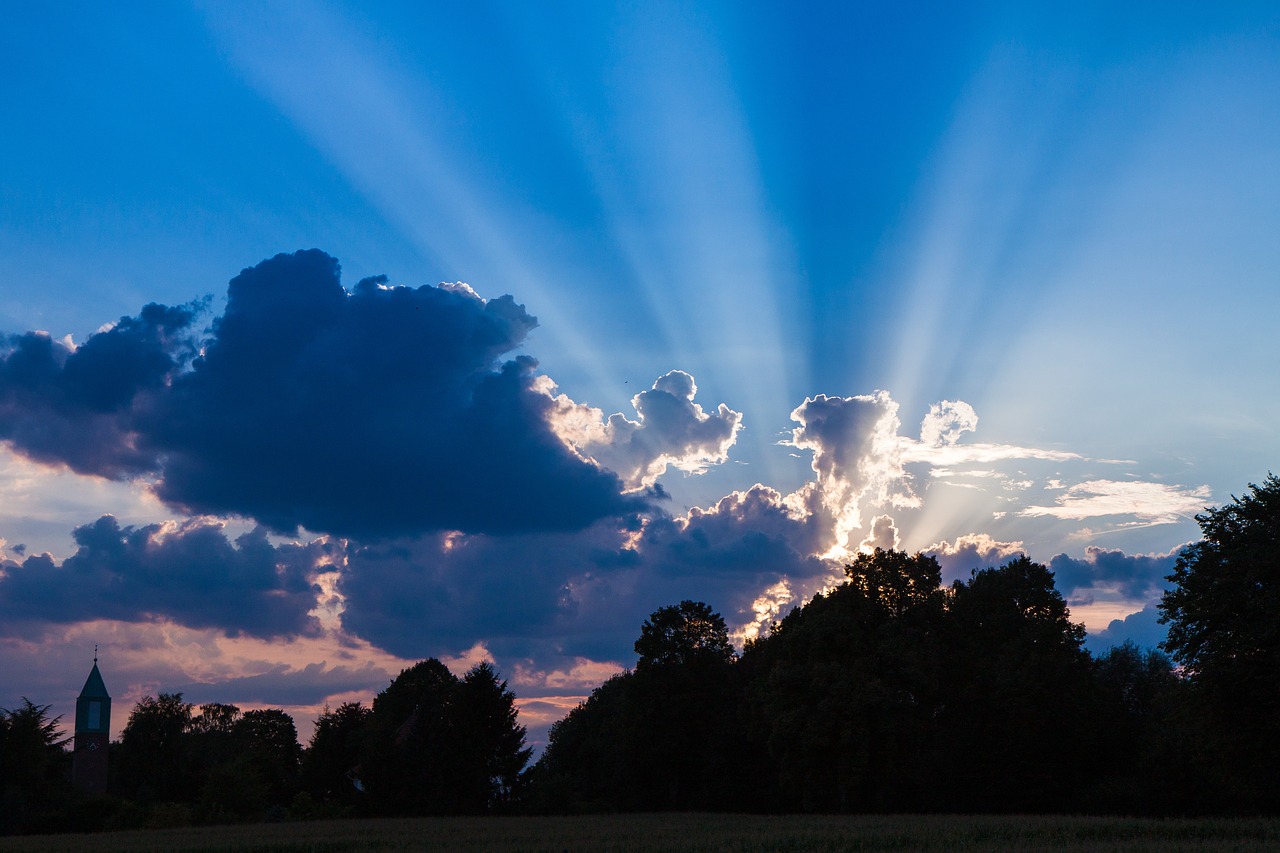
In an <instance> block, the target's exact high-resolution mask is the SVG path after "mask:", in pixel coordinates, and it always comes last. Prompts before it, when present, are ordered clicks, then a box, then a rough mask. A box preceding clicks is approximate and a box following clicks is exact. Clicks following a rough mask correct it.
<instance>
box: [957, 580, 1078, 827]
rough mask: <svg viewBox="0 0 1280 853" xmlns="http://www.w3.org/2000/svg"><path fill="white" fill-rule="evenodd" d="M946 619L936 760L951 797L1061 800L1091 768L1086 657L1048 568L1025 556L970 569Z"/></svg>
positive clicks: (1028, 805)
mask: <svg viewBox="0 0 1280 853" xmlns="http://www.w3.org/2000/svg"><path fill="white" fill-rule="evenodd" d="M946 624H947V631H946V635H945V643H944V649H945V650H946V656H945V659H944V661H945V662H944V666H943V669H942V672H943V674H944V676H945V684H944V691H945V695H946V706H945V708H944V709H943V712H942V713H941V714H940V715H939V719H938V722H939V726H940V731H941V732H943V733H944V736H943V737H940V738H939V741H938V756H939V757H938V760H937V762H936V766H937V767H938V768H939V770H940V771H941V772H942V773H943V775H944V778H946V779H947V780H948V784H947V786H946V790H947V791H948V792H950V793H951V794H952V795H953V796H954V800H953V802H952V805H953V806H954V807H956V808H961V809H966V810H970V809H980V810H1018V809H1023V810H1026V809H1031V810H1045V809H1049V810H1052V809H1061V808H1064V807H1068V806H1069V805H1070V804H1071V803H1072V802H1074V799H1073V798H1077V797H1078V796H1079V793H1080V791H1081V789H1082V786H1083V781H1084V779H1085V777H1086V776H1087V775H1088V774H1089V772H1090V768H1089V767H1088V766H1087V763H1088V761H1090V760H1091V759H1090V753H1089V751H1088V750H1087V748H1086V747H1085V746H1084V743H1085V742H1086V741H1087V732H1088V729H1089V720H1090V701H1091V698H1090V697H1091V692H1090V666H1089V656H1088V653H1087V652H1085V651H1084V649H1083V647H1082V643H1083V641H1084V633H1085V632H1084V626H1083V625H1079V624H1076V623H1073V622H1071V620H1070V617H1069V614H1068V611H1067V606H1066V602H1065V601H1063V598H1062V595H1061V594H1060V593H1059V592H1058V591H1057V590H1056V589H1055V588H1054V584H1053V573H1052V572H1050V571H1049V570H1048V568H1046V567H1045V566H1043V565H1041V564H1040V563H1036V562H1033V561H1031V560H1030V559H1028V558H1027V557H1025V556H1022V557H1017V558H1015V559H1013V560H1010V561H1009V562H1008V563H1006V564H1005V565H1004V566H1002V567H1000V568H998V569H984V570H982V571H978V572H975V573H974V574H973V576H972V577H971V579H970V580H969V582H968V583H961V582H959V581H957V582H956V583H955V584H954V585H953V586H952V587H951V590H950V593H949V598H948V603H947V618H946Z"/></svg>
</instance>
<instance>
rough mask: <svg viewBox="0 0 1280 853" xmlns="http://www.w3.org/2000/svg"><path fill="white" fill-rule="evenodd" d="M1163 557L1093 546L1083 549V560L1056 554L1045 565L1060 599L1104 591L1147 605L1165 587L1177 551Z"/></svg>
mask: <svg viewBox="0 0 1280 853" xmlns="http://www.w3.org/2000/svg"><path fill="white" fill-rule="evenodd" d="M1180 550H1181V548H1175V549H1173V550H1172V551H1170V552H1169V553H1167V554H1126V553H1124V552H1123V551H1116V550H1108V549H1106V548H1100V547H1098V546H1096V545H1090V546H1089V547H1088V548H1086V549H1085V552H1084V559H1076V558H1074V557H1068V556H1067V555H1066V554H1059V555H1057V556H1056V557H1054V558H1053V559H1052V560H1050V561H1049V568H1050V569H1052V570H1053V580H1054V584H1055V585H1056V586H1057V587H1058V590H1059V591H1060V592H1061V593H1062V594H1063V595H1068V596H1069V595H1070V594H1071V593H1072V592H1073V591H1075V590H1086V589H1105V590H1107V591H1108V592H1114V593H1116V594H1118V595H1120V596H1121V597H1123V598H1126V599H1130V600H1142V601H1148V600H1151V599H1152V598H1155V597H1157V596H1159V594H1160V593H1161V592H1162V591H1163V590H1164V589H1166V588H1167V587H1168V582H1167V581H1166V580H1165V578H1166V577H1167V576H1168V575H1169V574H1170V573H1171V572H1172V571H1173V564H1174V563H1175V562H1176V561H1177V558H1178V551H1180Z"/></svg>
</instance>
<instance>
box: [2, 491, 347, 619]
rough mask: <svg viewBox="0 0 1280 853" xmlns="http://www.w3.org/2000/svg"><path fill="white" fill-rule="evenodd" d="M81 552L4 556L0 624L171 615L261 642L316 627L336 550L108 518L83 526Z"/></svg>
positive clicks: (209, 528) (208, 526)
mask: <svg viewBox="0 0 1280 853" xmlns="http://www.w3.org/2000/svg"><path fill="white" fill-rule="evenodd" d="M73 537H74V539H75V542H76V545H77V546H78V547H77V550H76V552H75V553H74V554H73V555H71V556H70V557H68V558H67V559H65V560H64V561H62V563H61V564H58V563H57V562H56V561H55V560H54V559H53V558H52V557H50V556H49V555H48V554H40V555H33V556H29V557H27V558H26V559H24V560H23V561H22V562H21V563H18V562H13V561H9V560H0V572H2V573H0V617H2V618H0V625H3V626H5V627H6V628H7V629H8V630H9V631H16V632H19V633H21V632H22V631H23V630H25V627H24V626H26V625H29V624H30V623H32V622H52V623H73V622H78V621H82V620H88V619H114V620H120V621H125V622H143V621H155V620H166V619H167V620H172V621H174V622H177V623H179V624H182V625H186V626H189V627H192V628H216V629H218V630H220V631H222V632H224V633H226V634H228V635H231V636H235V635H240V634H245V635H250V636H254V637H261V638H271V637H291V636H296V635H299V634H307V633H314V632H315V631H316V630H317V628H318V625H317V623H316V620H315V619H314V618H313V617H312V616H311V615H310V611H311V610H312V609H313V608H314V606H315V603H316V592H317V590H316V587H315V586H314V584H313V578H314V576H315V574H316V573H317V572H319V571H325V570H327V568H326V567H327V564H328V562H329V561H330V560H331V559H332V558H333V553H332V546H331V545H330V544H328V543H326V542H323V541H316V542H313V543H310V544H308V545H294V544H286V545H280V546H275V545H272V544H271V543H270V542H269V541H268V539H267V537H266V533H265V532H264V531H263V530H262V529H255V530H253V531H251V532H249V533H246V534H244V535H242V536H240V537H239V538H237V539H236V541H235V544H234V545H233V544H232V543H231V542H230V541H228V540H227V538H226V536H225V534H224V532H223V529H222V527H221V525H219V524H215V523H212V522H208V521H202V520H199V519H195V520H190V521H187V522H184V523H182V524H175V523H170V524H166V525H160V524H152V525H147V526H145V527H121V526H120V525H119V523H118V522H117V521H116V520H115V519H114V518H112V517H111V516H103V517H102V518H99V519H98V520H97V521H95V522H93V523H92V524H86V525H83V526H81V527H77V528H76V529H75V531H74V533H73Z"/></svg>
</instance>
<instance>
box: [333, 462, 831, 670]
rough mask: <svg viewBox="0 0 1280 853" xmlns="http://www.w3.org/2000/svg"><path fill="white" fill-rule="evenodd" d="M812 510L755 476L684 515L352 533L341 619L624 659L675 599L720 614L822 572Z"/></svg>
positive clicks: (504, 649)
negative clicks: (389, 536)
mask: <svg viewBox="0 0 1280 853" xmlns="http://www.w3.org/2000/svg"><path fill="white" fill-rule="evenodd" d="M821 528H822V522H821V520H820V519H815V518H813V517H812V516H803V517H800V516H798V515H797V514H795V513H794V512H792V511H789V510H788V508H787V507H785V506H784V505H783V504H782V502H781V498H780V496H779V495H778V494H777V493H776V492H774V491H773V490H772V489H768V488H766V487H763V486H756V487H755V488H753V489H751V490H749V491H747V492H741V493H734V494H733V495H730V496H728V497H726V498H724V499H722V500H721V501H720V502H718V503H717V504H716V505H715V506H713V507H711V508H710V509H706V510H695V511H694V512H692V513H691V514H690V515H689V517H687V518H683V519H675V518H670V517H667V516H663V515H652V516H649V517H646V518H641V517H639V516H627V517H621V518H617V519H606V520H602V521H601V522H599V523H597V524H596V525H594V526H592V527H591V528H588V529H587V530H584V531H580V532H577V533H559V534H551V533H546V534H527V535H519V536H485V535H468V536H462V535H449V534H437V535H432V536H426V537H419V538H417V539H414V540H402V541H396V542H390V541H387V542H381V543H373V544H367V545H360V546H354V545H353V546H352V549H351V551H350V553H349V555H348V560H347V564H346V567H345V569H344V570H343V573H342V576H341V581H340V584H339V589H340V591H341V592H342V594H343V596H344V597H345V600H346V609H345V611H344V612H343V615H342V622H343V626H344V627H345V628H346V629H347V630H349V631H351V632H352V633H354V634H356V635H358V636H361V637H363V638H365V639H367V640H369V641H370V642H372V643H373V644H375V645H377V646H379V647H381V648H384V649H387V650H388V651H391V652H393V653H395V654H398V655H402V656H405V657H422V656H425V655H432V654H433V655H446V654H456V653H457V652H458V651H459V650H461V649H465V648H467V647H469V646H470V645H471V644H473V643H475V642H476V641H483V642H484V643H485V645H486V647H487V648H488V649H489V650H490V651H491V652H493V653H494V654H495V655H497V656H498V658H499V660H500V661H502V660H508V661H510V660H513V659H521V660H525V659H532V660H534V661H536V663H537V665H538V666H540V667H543V668H550V667H555V666H557V665H558V662H561V661H566V660H568V661H571V660H572V659H574V658H576V657H588V658H593V659H596V660H619V661H627V660H629V659H630V657H631V645H632V643H633V642H634V641H635V638H636V636H637V635H638V633H639V630H640V624H641V622H642V621H643V620H644V618H645V617H646V616H648V615H649V613H651V612H652V611H653V610H655V609H656V608H658V607H661V606H664V605H668V604H673V603H675V602H678V601H680V600H682V599H686V598H695V599H700V600H704V601H707V602H708V603H710V604H711V605H712V606H713V607H715V608H717V609H718V610H720V611H722V612H723V613H724V614H725V616H726V618H727V619H728V621H729V622H730V623H734V624H740V623H743V622H745V621H749V620H750V619H751V618H752V616H753V611H752V605H753V601H754V598H755V596H756V595H757V594H759V592H760V590H762V589H764V588H765V587H767V586H769V585H771V584H775V583H777V581H778V580H779V578H780V577H784V576H785V577H787V578H790V579H793V580H799V581H804V580H806V579H810V578H814V577H817V576H819V575H823V574H827V573H829V572H830V571H831V566H830V565H829V564H828V563H827V562H826V561H824V560H821V559H818V558H816V557H813V556H810V555H811V554H812V552H813V544H814V542H816V541H818V539H819V538H820V537H821V536H822V533H823V531H822V529H821Z"/></svg>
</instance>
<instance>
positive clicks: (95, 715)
mask: <svg viewBox="0 0 1280 853" xmlns="http://www.w3.org/2000/svg"><path fill="white" fill-rule="evenodd" d="M101 727H102V703H101V702H90V703H89V724H88V728H91V729H97V728H101Z"/></svg>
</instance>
